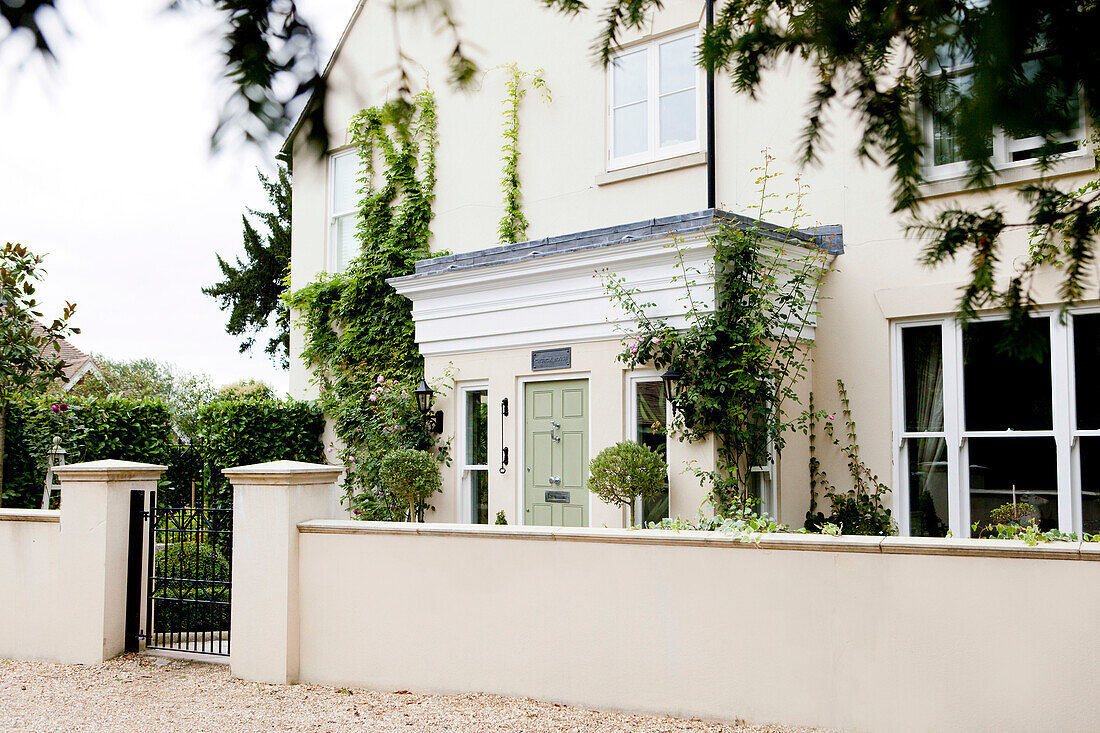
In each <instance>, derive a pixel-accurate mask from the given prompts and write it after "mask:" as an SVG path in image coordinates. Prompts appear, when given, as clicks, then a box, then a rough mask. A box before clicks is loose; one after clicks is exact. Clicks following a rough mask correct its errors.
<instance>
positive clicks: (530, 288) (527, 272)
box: [389, 232, 816, 356]
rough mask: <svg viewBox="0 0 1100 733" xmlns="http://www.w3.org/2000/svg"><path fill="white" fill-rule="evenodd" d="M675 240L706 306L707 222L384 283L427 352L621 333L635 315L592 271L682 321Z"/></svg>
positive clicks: (785, 247)
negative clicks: (700, 227) (693, 228)
mask: <svg viewBox="0 0 1100 733" xmlns="http://www.w3.org/2000/svg"><path fill="white" fill-rule="evenodd" d="M769 246H774V248H775V251H776V253H777V254H776V255H775V256H778V257H797V256H799V255H800V254H801V253H802V252H803V249H802V247H800V246H797V245H791V244H774V245H769ZM677 250H678V251H679V252H680V253H681V254H682V255H683V257H684V264H685V265H686V266H687V267H688V268H690V269H689V272H691V271H695V272H698V273H699V274H698V275H697V276H695V277H694V278H693V279H694V281H695V284H694V285H693V286H692V287H691V295H692V298H693V300H694V301H695V302H696V303H697V304H699V305H700V307H701V308H702V309H704V310H707V309H710V308H713V303H714V250H713V248H712V247H711V245H710V240H709V239H708V236H707V233H706V232H692V233H690V234H688V235H685V236H682V237H681V236H669V237H663V238H659V239H651V240H644V241H640V242H623V243H620V244H614V245H608V246H604V247H595V248H591V249H585V250H579V251H575V252H564V253H557V254H549V255H545V256H542V257H539V256H528V257H527V258H526V259H523V260H520V261H518V262H509V263H503V264H496V265H485V266H480V267H473V268H468V269H463V270H455V271H444V272H440V273H435V274H430V275H411V276H406V277H400V278H394V279H391V280H390V281H389V283H390V284H391V285H392V286H393V287H394V289H395V290H397V292H398V293H400V294H401V295H404V296H405V297H407V298H409V299H410V300H411V301H412V302H413V320H414V321H415V323H416V341H417V344H418V346H419V347H420V352H421V353H422V354H424V355H425V356H449V355H454V354H464V353H473V352H481V351H487V350H493V349H511V348H530V347H534V346H541V345H552V344H560V343H579V342H586V341H604V340H619V339H621V338H622V337H623V336H624V335H625V333H627V332H632V331H633V330H635V327H636V321H635V320H634V319H633V318H631V317H630V316H628V314H626V313H625V312H624V311H623V310H622V309H621V308H619V306H618V304H617V303H615V302H614V301H613V300H612V299H611V298H609V297H608V294H607V290H606V288H605V287H604V285H603V282H602V281H601V280H600V279H599V276H600V275H601V274H603V273H605V272H608V273H613V274H615V275H616V276H618V277H621V278H624V279H625V280H626V284H627V286H628V287H631V288H635V289H637V291H638V293H639V296H640V297H643V298H644V300H645V301H648V302H653V303H655V304H656V306H655V307H654V308H651V309H648V310H649V315H650V316H651V317H655V318H663V319H665V320H666V321H667V322H668V323H669V324H670V325H671V326H672V327H674V328H685V327H687V325H688V322H687V316H686V315H685V309H684V308H683V300H684V299H685V296H686V294H687V286H686V285H685V283H684V278H683V273H682V271H681V269H680V267H679V265H678V263H677ZM692 274H694V272H693V273H692ZM815 327H816V318H811V322H810V323H809V324H808V326H807V328H806V330H805V332H804V333H803V336H804V337H805V338H806V339H808V340H812V339H813V338H814V335H815Z"/></svg>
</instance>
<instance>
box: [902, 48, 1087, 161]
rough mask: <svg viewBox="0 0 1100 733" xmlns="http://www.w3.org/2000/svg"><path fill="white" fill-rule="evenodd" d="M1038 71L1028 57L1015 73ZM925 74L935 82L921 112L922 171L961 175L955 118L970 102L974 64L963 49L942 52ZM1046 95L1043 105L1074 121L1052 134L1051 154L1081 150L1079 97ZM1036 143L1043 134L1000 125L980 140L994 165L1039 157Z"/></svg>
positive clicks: (1039, 146) (1058, 92) (1058, 93)
mask: <svg viewBox="0 0 1100 733" xmlns="http://www.w3.org/2000/svg"><path fill="white" fill-rule="evenodd" d="M1038 70H1039V61H1038V60H1037V59H1033V60H1031V61H1028V62H1026V63H1025V64H1024V67H1023V69H1021V73H1022V74H1023V75H1024V76H1025V77H1026V78H1029V79H1036V78H1037V77H1036V74H1037V73H1038ZM930 73H931V74H932V75H933V76H935V77H937V79H938V81H940V82H941V84H940V91H939V93H938V94H937V95H936V100H935V104H934V105H933V109H931V110H927V112H926V114H925V115H924V116H923V121H924V138H925V140H924V141H925V145H926V149H927V151H928V153H927V160H926V166H927V169H928V173H929V174H930V175H931V177H933V178H943V177H948V176H956V175H964V174H966V173H968V172H969V169H970V164H969V160H968V158H967V156H966V155H965V153H964V152H963V150H962V147H961V145H960V140H959V134H958V128H957V125H956V124H955V121H956V119H958V116H959V114H960V111H961V110H963V109H965V107H966V105H967V104H968V103H969V102H970V100H971V94H972V89H973V87H974V64H973V61H972V60H971V59H970V57H969V56H968V55H967V54H966V53H961V52H957V51H955V52H950V51H945V52H943V53H941V56H940V58H939V59H938V61H937V64H936V68H935V69H932V70H930ZM1047 96H1048V97H1049V99H1048V100H1047V103H1048V105H1050V106H1052V107H1053V106H1058V107H1060V108H1061V109H1062V110H1063V111H1064V112H1065V113H1066V116H1067V117H1068V118H1069V119H1072V120H1076V124H1075V125H1072V126H1071V127H1070V129H1068V130H1066V132H1064V133H1063V134H1061V135H1059V136H1058V137H1057V139H1056V140H1055V144H1056V148H1055V150H1054V151H1053V152H1055V153H1057V154H1067V153H1074V152H1077V151H1080V150H1082V149H1083V143H1084V137H1085V124H1084V118H1083V115H1082V111H1081V104H1080V99H1079V98H1078V96H1077V95H1076V94H1075V93H1069V92H1066V91H1064V90H1059V89H1055V88H1053V87H1051V88H1050V89H1049V91H1048V93H1047ZM1042 147H1043V137H1042V136H1041V135H1035V134H1030V133H1028V132H1027V131H1016V132H1015V134H1009V133H1008V132H1006V131H1005V130H1002V129H1000V128H991V129H990V130H989V136H988V138H987V139H986V152H987V153H988V154H989V156H990V160H991V162H992V163H993V165H994V167H996V168H1007V167H1010V166H1012V165H1019V164H1028V163H1031V162H1033V161H1035V160H1036V159H1037V158H1038V157H1039V155H1040V152H1041V149H1042Z"/></svg>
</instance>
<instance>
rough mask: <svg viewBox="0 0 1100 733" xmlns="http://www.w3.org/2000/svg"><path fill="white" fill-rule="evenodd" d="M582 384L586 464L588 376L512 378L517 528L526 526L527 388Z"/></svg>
mask: <svg viewBox="0 0 1100 733" xmlns="http://www.w3.org/2000/svg"><path fill="white" fill-rule="evenodd" d="M579 380H584V381H585V382H587V383H588V387H587V389H588V410H587V417H588V428H587V429H586V430H585V433H586V434H587V435H588V460H589V462H591V461H592V372H591V371H588V370H585V371H580V372H569V373H556V374H531V375H528V376H524V377H517V378H516V387H517V388H516V404H517V406H518V407H519V411H518V412H517V415H516V417H517V419H516V420H515V421H514V422H515V425H516V433H517V435H516V440H515V443H514V445H515V446H517V447H518V450H517V451H516V452H517V453H518V454H519V466H518V469H519V470H518V473H519V481H517V482H516V517H518V521H517V522H516V523H517V524H519V525H520V526H524V525H526V524H527V496H526V491H527V385H528V384H530V383H538V382H568V381H579ZM588 523H589V525H591V524H592V492H591V491H590V490H589V491H588Z"/></svg>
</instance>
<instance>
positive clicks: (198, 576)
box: [145, 507, 233, 656]
mask: <svg viewBox="0 0 1100 733" xmlns="http://www.w3.org/2000/svg"><path fill="white" fill-rule="evenodd" d="M232 560H233V510H232V509H208V508H204V507H180V508H173V509H163V508H154V509H153V510H152V511H150V512H149V592H148V607H147V609H146V626H147V633H146V635H145V646H146V648H149V649H171V650H175V651H183V652H192V653H198V654H217V655H221V656H228V655H229V611H230V604H231V599H232V588H233V585H232Z"/></svg>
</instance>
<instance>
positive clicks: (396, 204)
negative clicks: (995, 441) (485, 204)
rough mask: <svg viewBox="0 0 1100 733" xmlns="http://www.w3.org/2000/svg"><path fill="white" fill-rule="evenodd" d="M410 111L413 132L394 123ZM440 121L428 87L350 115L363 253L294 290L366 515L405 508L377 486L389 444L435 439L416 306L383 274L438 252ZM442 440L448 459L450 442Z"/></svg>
mask: <svg viewBox="0 0 1100 733" xmlns="http://www.w3.org/2000/svg"><path fill="white" fill-rule="evenodd" d="M405 120H408V124H409V128H408V134H405V133H404V131H403V130H399V129H398V128H397V127H396V126H395V123H397V122H403V121H405ZM437 127H438V119H437V116H436V102H435V97H434V96H433V94H432V93H431V91H425V92H422V93H421V94H418V95H417V96H416V97H415V109H414V110H413V113H412V116H411V118H407V117H404V116H402V117H398V116H397V115H396V113H395V108H394V107H391V106H382V107H371V108H369V109H365V110H363V111H361V112H360V113H358V114H357V115H356V116H355V117H354V118H353V119H352V123H351V127H350V132H351V138H352V143H353V145H354V146H355V147H356V149H357V150H358V154H359V160H360V163H361V168H360V177H359V179H358V183H359V191H358V194H359V197H360V205H359V212H358V217H357V221H358V226H357V229H356V238H357V240H358V242H359V245H360V254H359V256H358V257H356V258H355V259H354V260H353V261H352V262H351V263H350V264H349V266H348V268H347V269H346V270H345V271H344V272H341V273H326V274H322V275H321V276H320V277H318V278H317V280H315V281H314V282H312V283H310V284H309V285H307V286H305V287H304V288H301V289H300V290H297V291H295V292H293V293H292V294H291V295H290V296H288V302H289V303H290V305H291V307H292V308H293V309H294V310H295V312H296V314H297V319H296V322H297V324H298V325H299V326H301V327H302V328H303V329H304V331H305V347H304V349H303V352H302V358H303V359H304V360H305V361H306V362H307V363H308V364H309V365H310V366H311V367H312V369H313V373H314V379H315V381H316V383H317V385H318V387H319V389H320V398H321V404H322V407H323V408H324V410H325V413H326V414H327V415H328V416H329V417H330V418H331V419H332V422H333V427H334V429H335V431H336V435H337V436H338V437H339V438H340V442H341V443H342V444H343V447H342V448H341V449H340V454H339V457H340V458H341V459H342V460H343V462H344V465H345V466H346V467H347V469H348V475H347V478H346V479H345V482H344V488H345V495H346V498H347V501H348V504H349V506H350V507H351V508H352V509H353V510H354V509H359V512H358V514H359V515H360V516H363V518H377V519H394V518H398V517H397V516H396V513H397V512H398V511H399V510H400V509H401V508H400V507H394V506H392V505H391V504H390V503H388V501H387V497H385V496H384V495H383V494H382V493H381V492H380V490H379V488H378V481H377V473H378V465H379V462H380V461H381V459H382V458H383V457H384V455H385V453H387V452H389V451H391V450H393V449H396V448H401V447H407V448H417V449H421V450H424V449H428V448H430V447H433V444H434V443H435V441H433V440H432V438H431V437H430V436H429V435H428V433H427V431H426V429H425V427H424V423H423V419H422V418H421V417H420V415H419V413H418V412H417V411H416V410H415V405H414V396H413V395H412V394H411V390H412V388H413V387H414V386H415V384H416V382H417V381H418V380H419V379H420V377H421V375H422V374H423V370H424V362H423V359H422V357H421V356H420V353H419V352H418V350H417V347H416V342H415V339H414V327H413V320H412V306H411V304H410V302H409V301H408V300H407V299H406V298H404V297H403V296H401V295H399V294H398V293H397V292H396V291H395V290H394V289H393V288H392V287H390V285H388V284H387V282H386V280H388V279H389V278H392V277H399V276H402V275H409V274H411V273H412V272H413V265H414V263H415V262H416V261H417V260H420V259H424V258H426V257H429V256H430V254H431V253H430V250H429V242H430V239H431V229H430V225H431V220H432V204H433V201H434V199H435V184H436V148H437V146H438V133H437ZM435 447H436V448H437V449H438V453H439V455H440V456H441V458H442V459H445V458H446V446H435ZM391 515H393V516H391Z"/></svg>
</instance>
